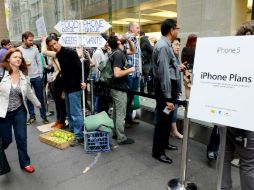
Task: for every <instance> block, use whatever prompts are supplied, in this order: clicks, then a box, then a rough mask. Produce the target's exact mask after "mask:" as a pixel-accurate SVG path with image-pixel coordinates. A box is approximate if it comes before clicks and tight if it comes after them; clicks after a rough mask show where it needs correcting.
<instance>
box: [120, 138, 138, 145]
mask: <svg viewBox="0 0 254 190" xmlns="http://www.w3.org/2000/svg"><path fill="white" fill-rule="evenodd" d="M133 143H135V141H134V140H133V139H131V138H127V139H126V140H125V141H122V142H120V143H118V144H119V145H126V144H133Z"/></svg>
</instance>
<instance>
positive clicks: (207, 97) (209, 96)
mask: <svg viewBox="0 0 254 190" xmlns="http://www.w3.org/2000/svg"><path fill="white" fill-rule="evenodd" d="M253 44H254V36H230V37H211V38H198V41H197V46H196V53H195V61H194V63H195V64H194V69H193V72H194V74H193V76H194V78H193V86H192V87H191V94H190V103H189V110H188V117H189V118H193V119H198V120H202V121H207V122H212V123H217V124H221V125H226V126H232V127H236V128H241V129H246V130H250V131H254V127H253V118H254V111H253V110H254V61H253V48H252V47H253Z"/></svg>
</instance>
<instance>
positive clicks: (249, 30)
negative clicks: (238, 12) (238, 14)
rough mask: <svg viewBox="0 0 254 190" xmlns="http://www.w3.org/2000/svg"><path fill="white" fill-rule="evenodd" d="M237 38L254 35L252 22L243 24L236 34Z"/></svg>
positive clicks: (253, 22) (253, 23)
mask: <svg viewBox="0 0 254 190" xmlns="http://www.w3.org/2000/svg"><path fill="white" fill-rule="evenodd" d="M236 35H237V36H244V35H254V21H253V20H251V21H248V22H245V23H243V24H242V25H241V26H240V28H239V29H238V30H237V32H236Z"/></svg>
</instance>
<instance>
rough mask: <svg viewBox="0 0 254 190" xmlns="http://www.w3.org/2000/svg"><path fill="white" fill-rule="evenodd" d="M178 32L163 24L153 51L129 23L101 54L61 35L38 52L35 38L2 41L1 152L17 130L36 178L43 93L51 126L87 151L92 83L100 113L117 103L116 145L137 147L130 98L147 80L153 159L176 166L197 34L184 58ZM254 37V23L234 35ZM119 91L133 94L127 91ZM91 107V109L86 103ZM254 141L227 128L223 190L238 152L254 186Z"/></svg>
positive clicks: (22, 159)
mask: <svg viewBox="0 0 254 190" xmlns="http://www.w3.org/2000/svg"><path fill="white" fill-rule="evenodd" d="M179 29H180V28H179V26H178V24H177V21H176V20H174V19H166V20H164V21H163V22H162V24H161V35H162V36H161V38H160V39H159V40H158V41H157V42H156V44H155V45H154V46H152V45H151V44H150V42H149V40H148V37H147V36H145V33H143V32H140V27H139V24H138V23H135V22H134V23H130V24H129V26H128V31H127V32H126V33H125V34H123V35H120V34H117V33H114V32H113V33H112V34H110V35H109V36H108V35H106V34H102V36H103V38H104V39H105V40H106V41H107V43H106V44H105V46H104V47H101V48H97V49H80V48H76V49H73V48H69V47H63V46H62V45H61V44H60V43H59V42H58V36H57V34H56V33H50V34H49V36H47V37H42V38H41V44H40V46H39V47H35V46H34V34H33V33H32V32H29V31H27V32H24V33H23V34H22V37H21V39H22V44H21V45H20V46H19V47H17V48H12V46H11V42H10V40H9V39H4V40H2V41H1V46H2V48H1V50H0V62H1V67H2V68H3V69H4V76H3V77H2V80H1V82H0V102H1V108H0V138H1V140H2V142H3V147H4V149H6V148H7V147H8V146H9V144H10V143H11V142H12V129H13V131H14V135H15V139H16V143H17V149H18V155H19V163H20V167H21V168H22V169H24V170H25V171H27V172H30V173H32V172H34V171H35V169H34V167H33V166H32V165H31V163H30V158H29V156H28V153H27V125H31V124H33V123H34V122H35V121H36V117H35V116H36V114H35V110H34V106H36V108H38V109H39V111H40V116H41V118H42V123H43V124H48V123H49V121H48V119H47V114H46V112H47V111H46V104H45V101H44V98H45V97H44V96H45V95H44V94H45V87H47V89H48V90H49V91H50V94H51V95H52V98H53V100H54V102H55V107H56V119H57V120H56V121H55V123H54V124H53V125H52V127H53V128H62V129H65V128H67V129H68V130H69V131H71V132H73V133H74V134H75V139H74V141H73V142H72V143H71V146H73V147H74V146H78V145H83V143H84V136H83V130H84V127H85V126H84V116H83V112H82V91H85V90H86V89H87V84H88V83H89V80H90V79H92V80H93V81H94V82H95V85H94V91H95V93H94V102H91V104H94V106H95V113H99V112H101V111H106V112H108V110H109V108H110V107H111V106H110V105H109V102H110V101H109V100H112V108H113V113H112V115H111V117H112V119H113V122H114V126H115V127H114V130H113V134H112V138H114V139H116V141H117V143H118V144H119V145H126V144H133V143H135V140H134V139H132V138H130V137H127V136H126V134H125V128H126V127H130V126H132V125H135V124H138V123H139V122H138V121H137V120H135V119H133V114H132V111H133V110H132V102H133V99H134V95H133V92H135V91H140V90H141V91H142V82H143V83H144V82H146V81H147V78H148V77H147V76H149V77H150V79H151V77H152V80H153V86H154V92H155V99H156V108H155V119H154V121H155V123H154V125H155V128H154V136H153V147H152V156H153V157H154V158H155V159H157V160H159V161H161V162H164V163H168V164H171V163H172V162H173V161H172V159H171V158H170V157H169V156H168V155H166V154H165V150H177V149H178V148H177V146H174V145H172V144H170V143H169V138H170V134H171V136H173V137H176V138H179V139H182V138H183V136H182V134H181V133H180V132H179V131H178V129H177V126H176V119H177V107H178V106H177V100H178V99H179V98H180V97H181V96H182V85H184V87H185V97H186V98H189V94H190V89H191V79H192V71H193V65H194V56H195V47H196V41H197V36H196V35H195V34H191V35H189V36H188V39H187V43H186V46H185V47H184V48H183V50H182V53H181V58H180V39H179V38H178V33H179ZM253 31H254V24H253V22H249V23H246V24H245V25H243V26H242V27H241V28H240V29H239V31H238V33H237V35H253V34H254V32H253ZM40 47H41V51H40ZM102 62H109V63H110V64H111V67H112V72H113V77H112V81H111V83H110V85H111V86H112V87H114V88H111V89H110V91H107V92H104V90H105V88H103V87H102V86H103V85H102V84H101V82H100V74H101V73H100V70H99V67H100V64H101V63H102ZM82 65H83V66H84V70H85V71H84V72H82ZM45 78H46V80H45ZM45 81H46V82H45ZM32 89H33V90H32ZM119 89H128V92H127V93H126V92H125V91H121V90H119ZM143 90H144V89H143ZM86 94H87V93H86ZM86 99H87V98H86ZM86 105H87V107H89V106H88V103H87V104H86ZM27 114H29V117H28V120H27ZM66 120H67V121H68V122H66ZM67 123H68V124H67ZM239 134H241V135H244V137H246V138H248V144H247V145H246V146H244V147H243V146H240V145H239V144H236V143H235V141H234V137H235V135H239ZM252 139H253V132H249V131H238V130H236V129H234V128H230V129H229V132H228V136H227V147H226V157H225V169H224V181H223V182H224V183H223V189H230V187H231V183H232V182H231V178H230V177H229V176H230V169H229V166H230V165H229V163H230V162H229V161H230V160H231V159H232V158H233V152H234V150H237V151H238V153H239V154H240V160H241V162H240V171H241V179H242V180H244V181H245V182H244V185H243V184H242V186H243V187H244V188H243V189H251V187H252V186H253V185H252V183H253V173H254V172H253V163H252V160H254V159H253V158H252V155H253V154H252V153H253V147H252V144H253V143H252Z"/></svg>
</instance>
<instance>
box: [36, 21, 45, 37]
mask: <svg viewBox="0 0 254 190" xmlns="http://www.w3.org/2000/svg"><path fill="white" fill-rule="evenodd" d="M35 23H36V29H37V33H38V36H39V37H41V36H47V29H46V25H45V22H44V18H43V17H40V18H39V19H37V20H36V22H35Z"/></svg>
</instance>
